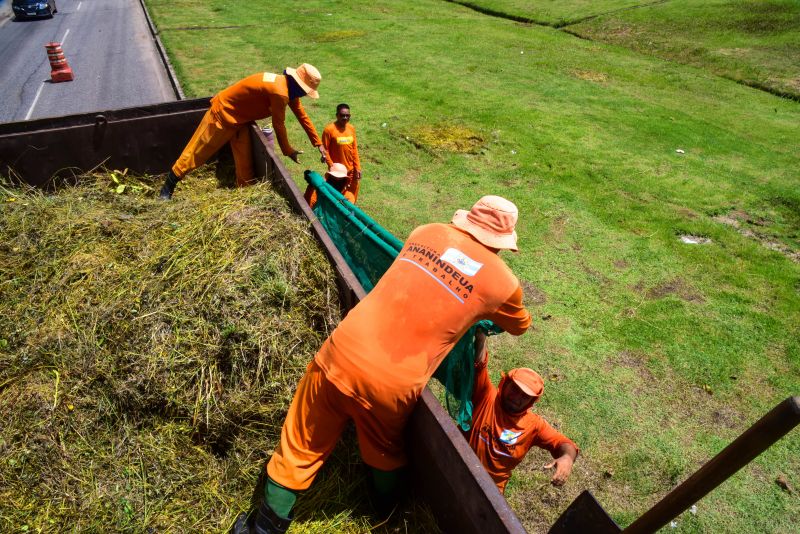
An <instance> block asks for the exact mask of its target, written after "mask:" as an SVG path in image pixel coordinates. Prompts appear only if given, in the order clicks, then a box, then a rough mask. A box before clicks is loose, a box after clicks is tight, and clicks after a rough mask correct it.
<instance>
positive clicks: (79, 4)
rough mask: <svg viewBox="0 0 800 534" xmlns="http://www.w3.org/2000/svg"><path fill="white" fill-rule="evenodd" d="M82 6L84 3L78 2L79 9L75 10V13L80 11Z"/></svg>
mask: <svg viewBox="0 0 800 534" xmlns="http://www.w3.org/2000/svg"><path fill="white" fill-rule="evenodd" d="M82 4H83V2H78V7H77V8H76V9H75V11H80V10H81V5H82Z"/></svg>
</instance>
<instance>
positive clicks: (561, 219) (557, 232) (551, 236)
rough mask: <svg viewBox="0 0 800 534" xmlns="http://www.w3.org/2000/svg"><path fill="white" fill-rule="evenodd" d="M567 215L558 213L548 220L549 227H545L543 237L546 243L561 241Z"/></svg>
mask: <svg viewBox="0 0 800 534" xmlns="http://www.w3.org/2000/svg"><path fill="white" fill-rule="evenodd" d="M568 221H569V217H567V216H566V215H559V216H557V217H554V218H553V219H551V221H550V227H549V228H548V229H547V234H546V235H545V239H546V240H547V242H548V243H563V242H564V235H565V234H566V233H567V222H568Z"/></svg>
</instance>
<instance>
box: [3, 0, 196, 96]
mask: <svg viewBox="0 0 800 534" xmlns="http://www.w3.org/2000/svg"><path fill="white" fill-rule="evenodd" d="M2 1H3V0H0V2H2ZM139 4H140V5H141V6H142V11H143V12H144V18H145V19H146V20H147V26H148V27H149V28H150V34H151V35H152V36H153V41H155V43H156V49H157V50H158V55H159V56H160V57H161V62H162V63H163V64H164V68H165V69H167V77H168V78H169V83H170V85H172V90H173V91H174V92H175V98H176V99H177V100H185V99H186V95H184V94H183V89H182V88H181V84H180V82H178V76H177V75H176V74H175V69H173V68H172V63H170V62H169V56H167V50H166V49H165V48H164V44H163V43H162V42H161V39H160V38H159V37H158V30H157V29H156V25H155V24H153V19H151V18H150V12H149V11H148V10H147V6H146V5H145V3H144V0H139Z"/></svg>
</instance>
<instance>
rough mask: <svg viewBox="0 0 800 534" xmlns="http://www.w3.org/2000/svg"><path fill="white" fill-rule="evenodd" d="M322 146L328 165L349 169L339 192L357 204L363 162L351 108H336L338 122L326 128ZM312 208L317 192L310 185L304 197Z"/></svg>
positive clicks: (342, 106)
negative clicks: (351, 116) (351, 121)
mask: <svg viewBox="0 0 800 534" xmlns="http://www.w3.org/2000/svg"><path fill="white" fill-rule="evenodd" d="M322 146H323V147H325V152H326V153H327V154H328V156H327V158H326V163H327V164H328V167H331V166H332V165H333V164H334V163H341V164H342V165H344V166H345V167H347V182H346V183H345V184H344V188H343V189H341V190H339V191H340V192H341V193H342V194H343V195H344V197H345V198H346V199H347V200H349V201H350V202H352V203H353V204H355V203H356V200H358V189H359V186H360V185H361V160H360V159H359V158H358V142H357V141H356V129H355V127H354V126H353V125H352V124H350V106H349V105H347V104H339V105H338V106H336V121H334V122H332V123H330V124H328V125H327V126H325V129H324V130H322ZM303 197H304V198H305V199H306V202H308V204H309V206H311V207H312V208H313V207H314V204H316V203H317V191H316V190H315V189H314V187H313V186H311V185H309V186H308V187H307V188H306V192H305V194H304V195H303Z"/></svg>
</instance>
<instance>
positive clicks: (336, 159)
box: [322, 122, 361, 176]
mask: <svg viewBox="0 0 800 534" xmlns="http://www.w3.org/2000/svg"><path fill="white" fill-rule="evenodd" d="M322 146H324V147H325V150H326V151H327V152H328V158H327V160H328V167H330V166H331V165H333V164H334V163H341V164H342V165H344V166H345V167H347V173H348V174H349V175H350V176H352V175H353V170H359V171H360V170H361V160H360V159H359V157H358V142H357V141H356V129H355V127H354V126H353V125H352V124H350V123H349V122H348V123H347V124H345V125H344V129H343V130H340V129H339V127H338V126H337V125H336V123H335V122H332V123H330V124H328V125H327V126H325V129H324V130H322Z"/></svg>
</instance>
